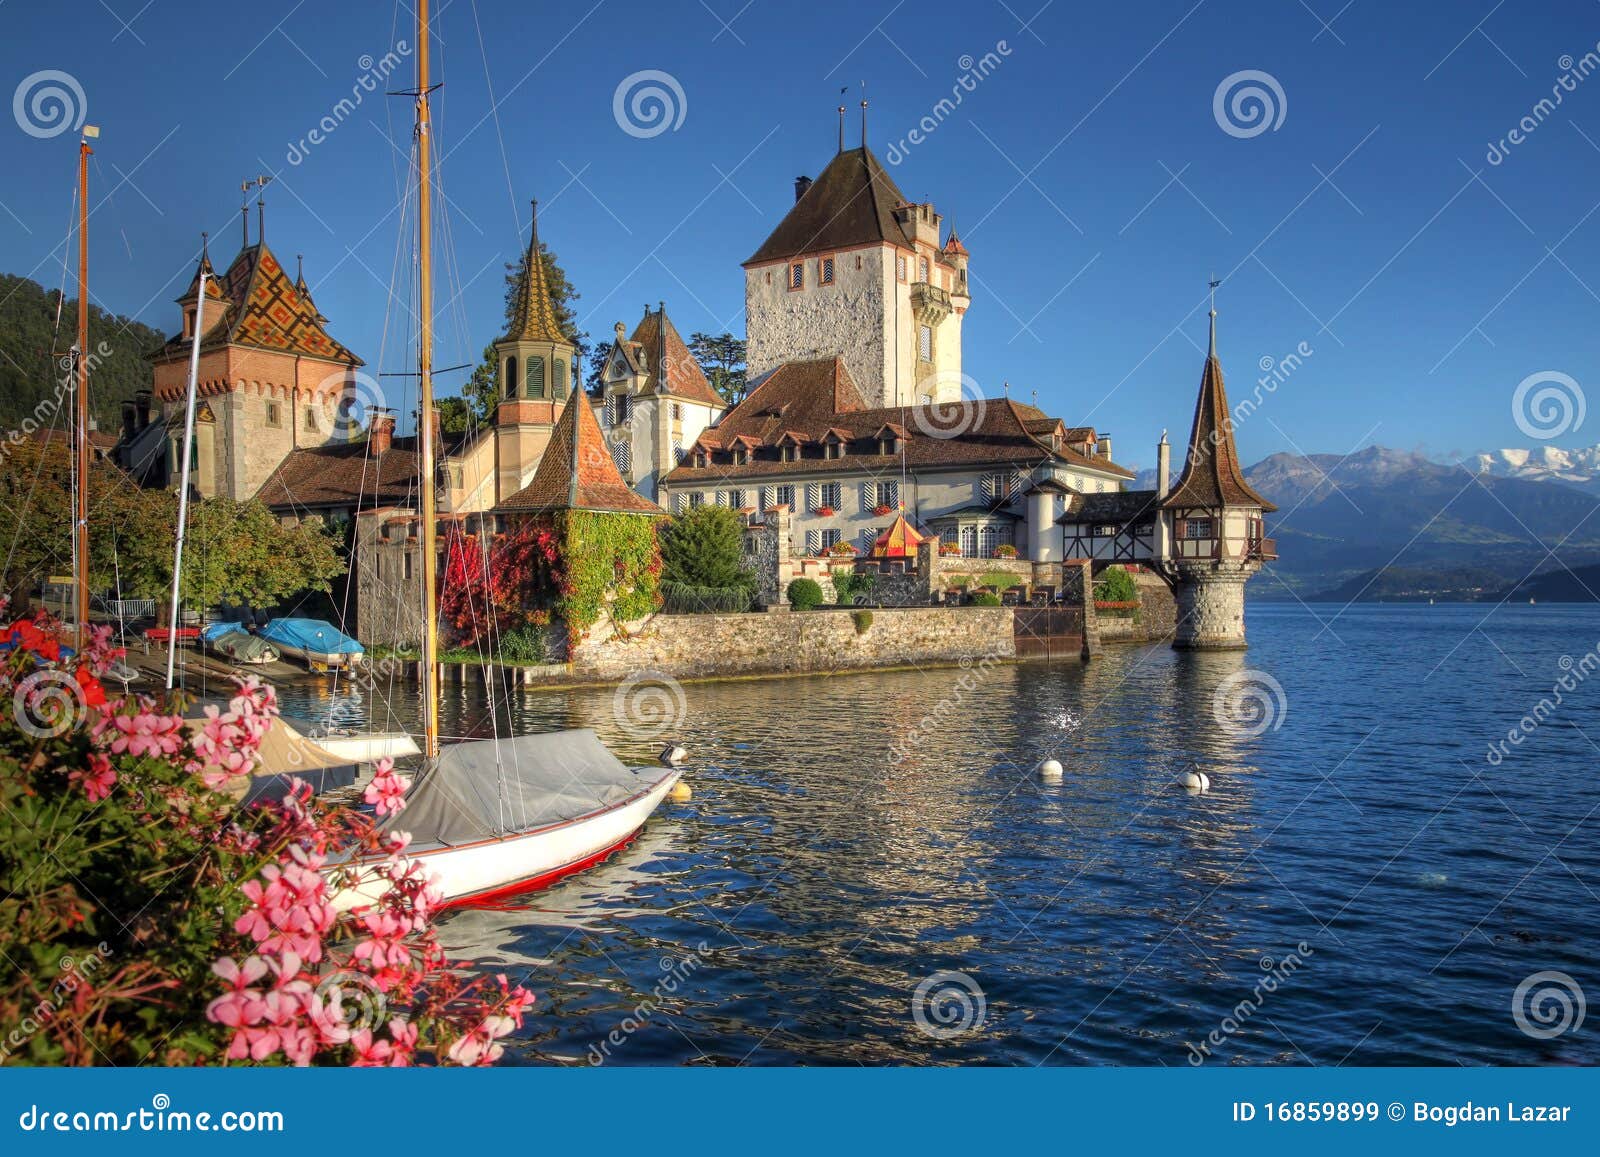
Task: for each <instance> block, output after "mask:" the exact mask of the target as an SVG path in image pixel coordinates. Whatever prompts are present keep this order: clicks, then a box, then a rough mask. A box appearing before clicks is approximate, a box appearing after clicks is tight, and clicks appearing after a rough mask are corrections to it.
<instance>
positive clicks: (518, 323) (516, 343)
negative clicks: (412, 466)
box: [494, 201, 578, 500]
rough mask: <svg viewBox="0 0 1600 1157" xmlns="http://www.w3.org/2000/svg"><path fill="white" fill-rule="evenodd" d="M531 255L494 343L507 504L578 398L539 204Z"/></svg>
mask: <svg viewBox="0 0 1600 1157" xmlns="http://www.w3.org/2000/svg"><path fill="white" fill-rule="evenodd" d="M532 205H533V219H532V225H531V229H530V231H529V237H528V253H527V259H526V261H525V262H524V266H523V271H522V281H521V283H520V284H519V285H518V286H517V296H516V302H515V305H514V308H513V313H512V318H511V326H510V328H509V329H508V331H507V332H506V334H505V336H504V337H502V338H500V339H498V340H497V341H496V342H495V343H494V350H495V356H496V357H497V358H498V360H499V364H500V402H499V405H498V407H497V408H496V410H495V419H494V422H495V430H494V437H495V473H496V487H495V494H496V496H497V497H498V498H499V499H502V500H503V499H505V498H508V497H510V496H511V495H513V494H515V493H517V491H519V490H521V489H522V488H523V487H524V486H526V485H527V484H528V481H529V479H531V478H532V477H533V472H534V470H535V468H536V467H537V466H538V465H539V459H540V457H541V456H542V455H543V454H544V448H545V446H547V445H548V444H549V442H550V433H551V431H552V430H554V429H555V425H556V421H557V419H558V417H559V416H560V413H561V408H562V405H563V404H564V403H565V402H566V400H567V396H568V395H569V394H570V393H572V392H573V389H574V388H575V387H574V384H573V383H574V379H575V375H576V370H577V362H578V350H577V347H576V346H574V345H573V344H572V342H571V341H570V340H568V338H567V336H566V334H565V333H563V332H562V330H561V323H560V321H559V319H558V318H557V317H556V309H555V300H554V298H552V297H551V295H550V279H549V275H548V273H547V271H546V270H545V263H544V257H543V253H544V248H543V246H542V245H540V243H539V202H537V201H534V202H532Z"/></svg>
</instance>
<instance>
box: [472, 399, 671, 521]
mask: <svg viewBox="0 0 1600 1157" xmlns="http://www.w3.org/2000/svg"><path fill="white" fill-rule="evenodd" d="M496 509H497V510H499V511H503V512H505V513H515V514H529V513H535V512H539V511H548V510H597V511H609V512H615V513H623V514H665V513H666V511H664V510H662V509H661V507H659V506H657V505H656V504H655V503H654V502H651V501H650V500H649V499H647V498H644V497H643V496H641V495H639V494H637V493H635V492H634V491H633V490H632V489H631V488H630V487H629V486H628V484H627V483H626V482H624V481H623V480H622V475H621V473H620V472H619V471H618V470H617V464H616V462H615V461H613V460H612V457H611V452H610V451H609V450H608V449H607V448H606V442H605V435H603V434H602V433H601V432H600V423H599V422H597V421H595V417H594V410H593V409H591V408H590V406H589V398H588V395H587V394H586V393H584V392H583V391H582V390H579V391H577V392H575V393H574V394H573V395H572V396H571V397H570V398H568V399H567V405H566V408H565V409H564V410H562V411H561V417H560V419H559V420H558V421H557V422H556V428H555V430H554V431H552V432H551V435H550V444H549V445H548V446H546V447H545V451H544V455H543V457H541V458H540V459H539V465H538V468H537V469H535V470H534V472H533V481H531V482H529V483H528V484H527V485H526V486H524V487H523V488H522V489H521V490H519V491H517V492H516V493H515V494H513V495H512V496H511V497H510V498H507V499H506V500H505V501H504V502H502V503H501V504H500V505H499V506H498V507H496Z"/></svg>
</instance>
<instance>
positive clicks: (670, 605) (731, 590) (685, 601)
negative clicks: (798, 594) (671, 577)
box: [661, 507, 755, 615]
mask: <svg viewBox="0 0 1600 1157" xmlns="http://www.w3.org/2000/svg"><path fill="white" fill-rule="evenodd" d="M702 509H704V508H703V507H702ZM661 597H662V600H663V603H662V609H663V610H665V611H666V612H667V613H668V614H670V615H728V614H738V613H740V612H742V611H748V610H749V609H750V604H751V602H752V601H753V600H754V597H755V588H754V587H747V586H734V587H702V586H695V585H693V584H692V583H680V582H671V581H667V582H663V583H662V584H661Z"/></svg>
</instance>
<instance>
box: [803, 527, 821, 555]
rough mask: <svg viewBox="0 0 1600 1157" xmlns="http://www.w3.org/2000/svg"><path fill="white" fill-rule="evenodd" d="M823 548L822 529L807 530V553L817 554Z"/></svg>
mask: <svg viewBox="0 0 1600 1157" xmlns="http://www.w3.org/2000/svg"><path fill="white" fill-rule="evenodd" d="M821 549H822V532H821V531H820V530H808V531H806V553H807V554H816V553H817V552H818V551H820V550H821Z"/></svg>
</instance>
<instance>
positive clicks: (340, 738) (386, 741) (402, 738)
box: [283, 716, 422, 763]
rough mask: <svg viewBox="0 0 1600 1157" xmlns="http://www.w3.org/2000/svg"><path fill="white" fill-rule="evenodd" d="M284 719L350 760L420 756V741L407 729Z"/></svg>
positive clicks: (319, 743)
mask: <svg viewBox="0 0 1600 1157" xmlns="http://www.w3.org/2000/svg"><path fill="white" fill-rule="evenodd" d="M283 718H284V722H286V723H288V724H289V725H290V726H292V727H293V728H294V729H295V731H297V732H298V733H299V734H300V735H302V736H304V737H305V738H306V739H309V740H310V741H311V742H312V743H315V744H316V745H317V746H318V747H320V748H322V750H324V751H327V752H331V753H332V754H334V755H337V756H339V757H341V758H343V759H348V760H349V761H350V762H351V763H375V762H376V761H378V760H380V759H403V758H405V757H406V756H408V755H421V754H422V749H421V748H420V747H418V746H417V741H416V740H415V739H413V738H411V736H409V735H407V734H406V733H405V732H404V731H359V730H357V729H355V728H353V727H340V726H338V725H337V724H333V723H319V722H317V721H316V720H314V719H305V718H301V717H298V716H284V717H283Z"/></svg>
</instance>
